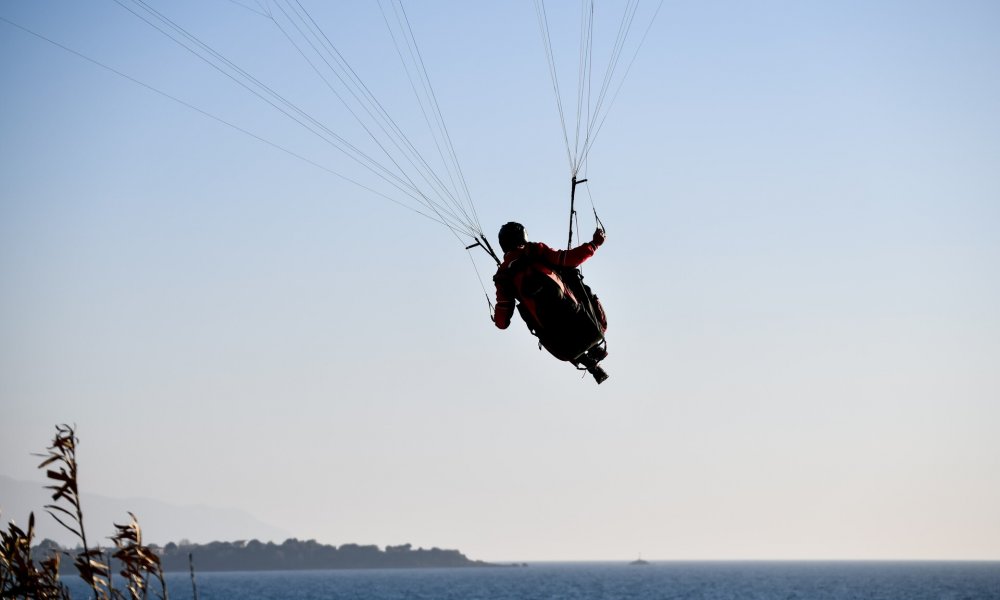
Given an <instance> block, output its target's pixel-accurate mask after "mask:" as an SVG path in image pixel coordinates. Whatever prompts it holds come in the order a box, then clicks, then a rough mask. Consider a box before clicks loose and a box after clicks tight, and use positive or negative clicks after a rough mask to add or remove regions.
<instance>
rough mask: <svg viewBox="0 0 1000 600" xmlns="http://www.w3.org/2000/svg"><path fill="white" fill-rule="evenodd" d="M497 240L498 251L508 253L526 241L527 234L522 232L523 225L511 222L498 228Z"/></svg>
mask: <svg viewBox="0 0 1000 600" xmlns="http://www.w3.org/2000/svg"><path fill="white" fill-rule="evenodd" d="M497 238H498V239H499V240H500V249H501V250H503V251H504V252H510V251H511V250H513V249H514V248H517V247H518V246H521V245H523V244H525V243H527V241H528V238H527V234H526V233H525V232H524V225H521V224H520V223H515V222H513V221H511V222H510V223H506V224H505V225H504V226H503V227H501V228H500V233H499V234H497Z"/></svg>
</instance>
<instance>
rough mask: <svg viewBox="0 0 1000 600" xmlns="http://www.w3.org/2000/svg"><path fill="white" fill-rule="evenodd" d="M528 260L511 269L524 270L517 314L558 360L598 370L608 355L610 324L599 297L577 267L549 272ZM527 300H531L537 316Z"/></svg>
mask: <svg viewBox="0 0 1000 600" xmlns="http://www.w3.org/2000/svg"><path fill="white" fill-rule="evenodd" d="M525 258H526V259H527V260H524V264H515V265H512V266H513V267H514V269H515V270H516V271H522V270H523V276H522V278H521V285H520V290H519V292H520V297H521V298H520V300H521V301H519V302H518V303H517V311H518V313H519V314H520V315H521V318H522V319H523V320H524V322H525V323H526V324H527V326H528V329H529V330H530V331H531V333H532V334H534V335H535V336H536V337H537V338H538V342H539V345H540V346H541V347H543V348H545V349H546V350H548V351H549V353H550V354H552V356H555V357H556V358H558V359H559V360H563V361H567V362H570V363H572V364H573V365H574V366H576V367H577V368H580V369H590V368H593V367H595V366H596V365H597V363H598V362H600V360H601V358H603V356H604V355H606V354H607V352H606V351H603V347H604V345H605V344H606V342H605V340H604V330H605V329H606V328H607V321H606V319H605V316H604V310H603V308H602V307H601V305H600V302H599V301H598V299H597V297H596V296H594V294H593V291H592V290H591V289H590V286H588V285H586V284H585V283H583V273H581V272H580V269H578V268H574V267H566V268H561V269H552V270H551V273H546V272H544V271H543V270H541V269H539V268H537V262H536V260H537V259H532V258H531V257H525ZM517 262H521V261H517ZM554 278H558V279H559V281H561V282H562V285H559V281H556V280H555V279H554ZM525 300H530V301H531V304H532V305H533V306H534V309H535V314H532V312H531V310H529V309H528V307H527V306H526V303H525ZM596 357H600V358H596Z"/></svg>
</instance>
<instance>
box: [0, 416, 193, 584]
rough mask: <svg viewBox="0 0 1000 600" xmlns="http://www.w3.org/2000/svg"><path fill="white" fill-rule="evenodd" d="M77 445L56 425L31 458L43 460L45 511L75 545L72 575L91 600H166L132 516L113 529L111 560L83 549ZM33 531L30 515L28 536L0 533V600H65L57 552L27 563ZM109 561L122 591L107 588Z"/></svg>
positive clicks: (13, 529) (155, 563) (10, 529)
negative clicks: (117, 567) (47, 499)
mask: <svg viewBox="0 0 1000 600" xmlns="http://www.w3.org/2000/svg"><path fill="white" fill-rule="evenodd" d="M78 445H79V439H78V438H77V437H76V431H75V428H74V427H72V426H70V425H57V426H56V434H55V437H54V438H53V440H52V445H51V446H49V447H48V449H47V452H46V453H44V454H36V455H35V456H39V457H41V458H43V459H44V460H43V461H42V463H41V464H39V465H38V468H39V469H45V470H46V471H45V476H46V477H47V478H48V480H49V482H50V485H47V486H45V487H46V489H48V490H51V491H52V503H51V504H47V505H46V506H45V511H46V512H47V513H49V515H51V516H52V518H53V519H55V520H56V522H57V523H59V524H60V525H61V526H63V527H64V528H66V529H67V530H68V531H70V532H71V533H72V534H73V535H74V536H75V537H76V538H77V539H78V540H79V543H80V547H79V549H78V550H76V551H74V552H75V554H73V565H74V566H75V567H76V570H77V573H78V574H79V575H80V578H81V579H83V580H84V582H86V584H87V586H88V587H89V588H90V590H91V592H92V593H93V597H94V600H126V599H128V600H149V599H150V598H156V597H159V598H160V600H169V596H168V594H167V585H166V581H165V580H164V577H163V568H162V565H161V563H160V557H159V556H158V555H157V554H156V553H155V552H154V551H153V550H152V549H151V548H150V547H149V546H146V545H145V544H143V540H142V529H141V528H140V527H139V521H138V519H136V517H135V515H134V514H132V513H129V517H130V519H129V522H128V523H126V524H124V525H120V524H117V523H115V524H114V525H115V530H116V532H115V535H113V536H111V541H112V543H113V544H114V548H115V551H114V553H113V554H110V555H105V551H104V550H102V549H101V547H100V546H99V545H98V546H91V545H90V543H88V540H87V532H86V529H85V528H84V521H83V507H82V506H81V502H80V489H79V484H78V465H77V460H76V449H77V446H78ZM34 530H35V514H34V513H31V514H30V516H29V517H28V528H27V530H22V529H21V528H19V527H18V526H17V525H15V524H14V523H13V522H11V523H10V524H8V526H7V530H6V531H0V598H2V599H3V600H7V599H11V600H16V599H22V598H23V599H25V600H34V599H38V600H70V594H69V591H68V590H67V589H66V587H65V586H64V585H63V584H62V583H61V582H60V580H59V565H60V560H61V555H60V552H55V551H54V552H51V553H50V554H49V555H48V556H45V557H42V558H41V559H38V560H36V559H34V558H33V557H32V552H31V545H32V541H33V539H34ZM63 553H64V554H67V555H69V554H70V553H69V552H63ZM111 558H114V559H115V560H117V561H118V563H119V564H120V565H121V571H120V575H121V577H122V578H123V579H124V581H125V589H124V590H118V589H115V588H114V586H113V585H112V583H113V579H112V573H111V566H110V564H111ZM192 581H193V573H192ZM151 584H152V585H151ZM157 584H158V585H157Z"/></svg>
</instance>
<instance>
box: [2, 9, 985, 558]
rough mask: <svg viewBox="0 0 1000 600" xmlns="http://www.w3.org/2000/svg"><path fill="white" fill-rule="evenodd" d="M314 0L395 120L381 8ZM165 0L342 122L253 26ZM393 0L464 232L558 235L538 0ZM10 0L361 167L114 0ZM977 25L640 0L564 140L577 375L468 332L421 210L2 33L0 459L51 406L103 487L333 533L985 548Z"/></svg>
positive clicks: (972, 551) (553, 541)
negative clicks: (578, 326) (601, 338)
mask: <svg viewBox="0 0 1000 600" xmlns="http://www.w3.org/2000/svg"><path fill="white" fill-rule="evenodd" d="M245 4H247V5H251V6H253V4H252V2H251V1H250V0H246V1H245ZM320 4H324V3H315V2H308V3H306V6H307V7H309V9H310V10H311V11H312V12H313V15H314V16H315V17H316V18H317V20H318V21H319V22H320V23H321V24H322V25H323V27H324V29H325V30H326V32H327V33H328V34H329V35H330V37H331V39H333V40H334V41H335V43H336V44H337V45H338V48H339V49H340V50H341V51H342V52H344V54H345V55H346V56H347V57H348V59H349V60H351V62H352V64H354V65H355V66H356V67H357V69H358V71H359V72H360V73H361V75H362V76H363V77H364V78H365V79H366V81H369V82H370V85H371V86H372V89H373V91H375V93H377V94H378V95H379V96H380V97H381V98H384V99H386V101H387V103H388V104H390V105H391V106H393V107H398V109H399V110H400V111H401V114H402V115H403V117H402V118H401V121H402V125H403V126H404V127H407V128H412V129H414V130H419V129H420V127H422V121H420V120H419V119H417V118H411V117H414V113H413V112H412V111H413V105H412V103H409V101H410V99H411V96H410V89H409V86H408V84H407V83H406V81H405V77H404V75H403V74H402V71H401V70H400V68H399V67H398V62H397V59H396V57H395V53H394V50H393V49H392V45H391V42H389V40H388V37H387V34H386V32H385V28H384V25H383V24H382V22H381V16H380V15H379V12H378V8H377V6H376V5H375V4H374V3H364V2H357V3H349V4H350V6H348V7H342V6H319V5H320ZM336 4H338V5H339V4H341V3H336ZM652 5H653V3H647V4H643V5H642V6H643V7H644V10H649V8H650V7H651V6H652ZM576 6H577V4H576V3H569V2H565V3H563V2H551V3H550V4H549V9H550V17H551V18H552V19H553V21H554V22H557V23H562V24H564V25H566V24H570V25H571V24H572V22H573V21H572V19H575V18H576V11H577V9H576ZM602 6H603V3H598V10H599V11H601V10H602ZM616 6H617V5H616ZM162 10H164V11H165V12H168V13H169V14H170V15H171V16H172V17H174V18H175V19H176V20H177V21H179V22H181V23H183V24H185V26H187V27H189V28H190V29H191V30H192V31H195V32H197V34H198V35H199V36H200V37H201V38H203V39H205V40H208V41H211V42H212V43H213V45H216V46H218V47H219V48H222V49H225V51H226V52H227V54H230V55H231V56H233V57H234V58H235V59H236V60H237V62H239V63H240V64H241V65H242V66H245V67H246V68H247V69H248V70H251V71H253V72H255V73H260V74H261V76H262V77H267V79H268V81H269V83H271V84H272V86H273V87H275V88H277V89H281V90H283V91H287V92H286V93H288V94H289V95H290V96H294V97H295V98H297V99H300V100H299V101H300V102H301V103H302V105H303V106H305V107H308V110H309V111H310V112H312V113H315V114H317V115H322V116H323V118H325V119H329V120H330V122H333V123H337V124H338V127H339V125H340V124H341V123H343V124H344V125H343V127H344V131H345V137H346V136H347V135H356V134H357V131H354V130H353V129H352V126H351V125H350V124H349V123H348V122H347V121H345V120H344V119H343V118H342V116H337V113H336V112H335V108H336V107H335V104H336V101H335V100H333V99H332V98H331V97H330V96H329V95H328V94H326V95H324V90H322V89H321V88H320V86H317V85H316V81H315V76H314V75H313V73H312V72H310V71H309V70H308V69H307V68H305V67H303V66H302V65H301V64H300V63H299V62H297V60H298V58H297V57H296V56H295V55H294V54H293V52H291V51H290V49H289V47H288V45H287V41H286V40H284V38H282V37H281V36H280V34H279V33H277V32H276V31H275V30H274V28H273V27H272V26H270V25H269V24H268V22H267V21H266V20H265V19H262V18H261V17H259V16H257V15H254V14H253V13H251V12H249V11H247V10H245V9H243V8H241V7H240V6H238V5H237V4H235V3H233V2H228V1H224V0H211V1H206V0H202V1H199V2H178V3H169V4H168V3H163V7H162ZM610 10H612V11H613V10H615V9H610ZM408 11H409V16H410V19H411V21H412V24H413V27H414V32H415V34H416V37H417V39H418V41H419V42H420V44H421V50H422V52H423V56H424V59H425V61H426V65H427V68H428V70H429V72H430V75H431V77H432V78H433V81H434V84H435V89H436V91H437V95H438V99H439V100H440V102H441V108H442V111H443V113H444V115H445V117H446V119H447V120H448V126H449V129H450V131H451V134H452V137H453V139H454V143H455V147H456V150H457V152H458V154H459V156H460V157H461V160H462V163H463V166H464V167H465V172H466V178H467V180H468V182H469V185H470V187H471V191H472V195H473V197H474V199H475V202H476V206H477V209H478V210H479V215H480V219H481V221H482V224H483V227H484V229H485V230H486V231H487V232H488V233H489V234H490V235H493V233H494V232H495V230H496V229H497V228H498V227H499V225H501V224H502V223H504V222H506V221H508V220H511V219H515V220H519V221H521V222H523V223H525V224H526V225H527V226H528V230H529V233H530V234H531V235H532V237H533V238H534V239H538V240H543V241H548V242H549V243H551V244H553V245H561V244H563V243H564V242H565V227H566V211H567V204H568V198H567V191H568V178H569V173H568V170H567V165H566V156H565V148H564V147H563V142H562V133H561V130H560V128H559V121H558V116H557V114H556V111H555V104H554V102H553V97H552V89H551V84H550V82H549V78H548V72H547V68H546V62H545V59H544V55H543V52H542V45H541V42H540V38H539V34H538V28H537V24H536V20H535V13H534V8H533V4H532V3H531V2H528V1H524V2H495V3H466V2H444V1H441V2H431V3H412V4H410V5H408ZM605 14H606V13H604V12H599V13H598V18H597V35H599V36H603V37H600V38H599V39H607V36H609V35H611V34H612V32H613V30H614V28H615V26H616V21H615V19H616V17H606V16H605ZM0 16H3V17H4V18H7V19H10V20H12V21H15V22H17V23H18V24H20V25H22V26H24V27H28V28H30V29H32V30H34V31H37V32H39V33H41V34H44V35H46V36H48V37H50V38H52V39H54V40H57V41H59V42H60V43H63V44H65V45H67V46H71V47H72V48H74V49H75V50H77V51H79V52H82V53H84V54H86V55H88V56H90V57H92V58H94V59H97V60H99V61H101V62H103V63H106V64H108V65H110V66H112V67H114V68H116V69H119V70H121V71H123V72H126V73H128V74H129V75H131V76H134V77H136V78H139V79H141V80H143V81H145V82H146V83H148V84H150V85H153V86H155V87H157V88H159V89H162V90H164V91H166V92H168V93H171V94H173V95H175V96H178V97H180V98H183V99H184V100H185V101H188V102H191V103H193V104H195V105H197V106H199V107H200V108H202V109H204V110H208V111H210V112H213V113H215V114H218V115H219V116H222V117H224V118H226V119H228V120H231V121H233V122H236V123H239V124H240V125H241V126H243V127H246V128H247V129H251V130H253V131H255V132H256V133H258V134H259V135H262V136H264V137H267V138H268V139H270V140H272V141H275V142H276V143H280V144H283V145H285V146H287V147H289V148H293V149H295V151H297V152H301V153H303V154H305V155H308V156H309V157H311V158H313V159H314V160H317V161H318V162H320V163H322V164H324V165H328V166H329V167H330V168H334V169H335V170H338V171H341V172H342V173H343V174H345V175H351V176H354V175H356V174H357V173H355V172H353V171H352V169H354V168H355V166H354V165H352V164H351V163H349V162H346V161H344V160H343V159H342V157H340V156H339V155H337V153H336V152H335V151H332V150H331V149H330V147H329V146H326V145H323V144H317V143H316V142H315V141H314V140H313V139H311V138H310V137H309V136H308V135H307V134H304V133H302V132H301V131H300V130H298V129H297V127H296V126H295V125H294V124H290V123H289V122H287V121H286V120H284V119H283V117H281V115H278V114H277V113H276V112H275V111H273V110H272V109H270V107H268V106H266V105H263V104H262V103H261V102H259V101H258V100H257V99H255V98H253V97H251V96H248V95H247V94H246V93H244V92H243V91H242V90H240V89H238V88H236V87H235V86H233V85H232V83H231V82H229V81H228V80H226V79H225V78H223V77H221V76H220V75H219V74H218V73H216V72H213V71H211V70H210V69H207V68H206V67H205V66H204V65H203V64H200V63H198V61H197V59H195V58H193V57H192V56H191V55H190V54H187V53H185V52H184V51H183V50H181V49H180V48H178V47H177V46H175V45H173V44H171V43H170V42H169V41H167V40H165V39H164V38H162V36H160V35H159V34H158V33H156V32H154V31H152V30H150V29H149V28H148V27H147V26H146V25H145V24H143V23H142V22H140V21H138V20H137V19H135V18H134V17H133V16H132V15H130V14H128V13H127V12H125V11H124V10H122V9H121V8H120V7H118V6H117V5H116V4H114V3H112V2H105V3H85V4H80V3H73V2H56V1H45V2H31V3H28V2H5V3H2V4H0ZM570 29H571V27H570ZM998 32H1000V7H998V6H997V4H996V3H993V2H974V1H958V2H902V1H898V2H897V1H885V2H877V3H872V2H853V1H852V2H839V3H829V2H791V1H785V2H781V1H774V2H754V3H747V2H725V1H723V2H698V3H694V2H689V3H678V2H669V1H668V2H666V3H664V5H663V8H662V11H661V13H660V15H659V17H658V20H657V21H656V23H655V25H654V26H653V29H652V30H651V31H650V34H649V37H648V38H647V40H646V42H645V45H644V46H643V48H642V52H641V54H640V55H639V58H638V60H637V61H636V63H635V65H634V67H633V68H632V70H631V72H630V74H629V77H628V80H627V82H626V84H625V86H624V88H623V89H622V92H621V95H620V96H619V97H618V99H617V101H616V103H615V105H614V107H613V110H612V111H611V113H610V117H609V118H608V121H607V123H606V125H605V127H604V129H603V130H602V132H601V134H600V139H599V140H598V142H597V144H596V146H595V149H594V151H593V153H592V154H591V158H590V163H589V169H588V171H587V175H588V176H589V177H590V179H591V182H592V183H591V186H592V187H591V191H592V193H593V196H594V200H595V202H596V204H597V207H598V209H599V211H600V213H601V218H602V220H603V221H604V223H605V224H606V226H607V228H608V232H609V241H608V243H607V244H606V246H604V247H603V248H602V249H601V250H600V252H599V253H598V254H597V256H596V257H595V258H594V259H593V260H592V261H591V262H590V263H588V265H587V266H586V276H587V280H588V282H590V283H591V284H592V285H593V287H594V288H595V290H596V291H597V292H598V294H599V295H600V296H601V298H602V299H603V301H604V303H605V306H606V307H607V309H608V311H609V317H610V330H609V344H610V350H611V356H610V357H609V359H608V360H607V361H606V365H607V369H608V371H609V372H610V373H611V379H610V380H609V381H608V382H607V383H605V384H604V385H602V386H600V387H598V386H596V385H594V384H593V382H592V381H590V380H589V379H581V378H580V377H578V376H577V374H576V373H575V372H574V371H572V369H571V368H570V367H568V366H566V365H565V364H561V363H559V362H557V361H556V360H555V359H553V358H551V357H550V356H548V355H546V354H544V353H542V352H539V351H538V350H537V347H536V344H535V342H534V339H533V338H531V336H530V334H528V332H527V331H526V330H524V328H523V327H521V326H520V325H519V324H515V326H514V327H513V328H512V329H511V330H508V331H504V332H500V331H496V330H495V329H494V328H493V326H492V325H491V323H490V322H489V320H488V314H487V306H486V302H485V300H484V298H483V292H482V289H481V288H480V285H479V283H478V281H477V279H476V274H475V272H474V271H473V269H472V267H471V266H470V261H469V258H468V255H467V254H466V252H465V251H464V249H463V248H462V245H461V244H460V243H459V242H458V241H457V240H456V239H455V238H454V237H453V236H452V235H451V234H450V233H449V232H448V230H447V229H445V228H442V227H440V226H439V225H437V224H435V223H432V222H430V221H428V220H425V219H423V218H421V217H419V216H416V215H413V214H411V213H409V212H407V211H406V210H403V209H401V208H399V207H397V206H396V205H394V204H391V203H389V202H386V201H384V200H382V199H380V198H378V197H376V196H373V195H371V194H370V193H368V192H365V191H364V190H360V189H358V188H356V187H353V186H351V185H349V184H346V183H344V182H342V181H340V180H338V179H337V178H336V177H334V176H332V175H329V174H328V173H326V172H324V171H322V170H320V169H317V168H316V167H314V166H311V165H309V164H306V163H303V162H302V161H299V160H297V159H295V158H293V157H290V156H288V155H287V154H284V153H282V152H280V151H277V150H275V149H273V148H272V147H269V146H267V145H265V144H262V143H260V142H258V141H256V140H254V139H252V138H250V137H248V136H246V135H244V134H241V133H239V132H237V131H234V130H232V129H230V128H227V127H225V126H223V125H220V124H218V123H217V122H215V121H212V120H209V119H207V118H205V117H204V116H202V115H200V114H198V113H196V112H194V111H192V110H190V109H188V108H185V107H183V106H181V105H179V104H177V103H174V102H172V101H170V100H167V99H164V98H162V97H160V96H158V95H156V94H154V93H151V92H149V91H148V90H146V89H144V88H142V87H140V86H138V85H136V84H134V83H132V82H129V81H126V80H124V79H122V78H119V77H117V76H115V75H113V74H110V73H108V72H107V71H104V70H101V69H100V68H98V67H95V66H93V65H92V64H90V63H87V62H86V61H83V60H81V59H79V58H77V57H76V56H73V55H71V54H69V53H67V52H65V51H63V50H60V49H58V48H55V47H53V46H51V45H49V44H46V43H45V42H42V41H40V40H38V39H37V38H34V37H32V36H30V35H27V34H25V33H24V32H22V31H20V30H17V29H15V28H13V27H11V26H9V25H7V24H6V23H0V90H3V92H2V93H0V403H2V404H0V473H4V474H7V475H10V476H12V477H15V478H18V479H26V480H28V479H37V478H38V477H39V475H38V474H37V473H35V472H34V468H33V467H34V462H35V461H34V459H33V458H31V457H30V456H28V453H29V452H32V451H38V450H41V449H42V448H43V447H44V445H45V443H46V441H47V440H48V439H49V438H50V437H51V433H52V428H53V425H54V424H55V423H59V422H70V423H76V424H77V426H78V430H79V433H80V436H81V437H82V439H83V444H82V446H81V448H80V452H81V457H82V460H83V463H84V465H83V469H84V482H83V483H84V485H85V487H86V488H88V489H89V490H90V491H92V492H95V493H101V494H105V495H110V496H122V497H134V496H140V497H150V498H158V499H161V500H164V501H168V502H173V503H178V504H208V505H214V506H232V507H239V508H242V509H245V510H247V511H249V512H251V513H252V514H254V515H256V516H258V517H259V518H261V519H263V520H265V521H267V522H269V523H273V524H275V525H276V526H279V527H281V528H284V529H286V530H289V531H292V532H294V533H295V534H296V535H297V536H299V537H301V538H317V539H319V540H320V541H323V542H327V543H334V544H340V543H346V542H358V543H376V544H380V545H384V544H396V543H402V542H412V543H413V544H415V545H421V546H441V547H449V548H459V549H461V550H462V551H464V552H466V553H467V554H469V555H470V556H473V557H476V558H482V559H488V560H489V559H493V560H503V559H510V560H515V559H521V560H537V559H617V558H632V557H634V556H635V555H636V554H637V553H640V552H641V553H642V555H643V556H644V557H646V558H652V559H671V558H674V559H677V558H686V559H700V558H801V559H809V558H944V559H968V558H980V559H994V560H996V559H1000V511H998V510H997V506H1000V436H998V435H997V431H1000V308H998V307H1000V279H998V277H997V273H1000V176H998V165H1000V76H998V75H1000V35H998ZM555 33H556V37H555V39H554V44H555V47H556V50H557V53H558V54H557V59H560V60H561V61H562V62H561V64H562V65H564V68H569V69H570V70H571V69H572V64H571V63H572V61H573V60H574V58H575V52H576V49H575V46H574V42H573V40H572V39H569V38H566V37H563V36H561V35H559V31H558V28H557V31H556V32H555ZM567 61H569V62H567ZM408 111H409V112H408ZM581 221H582V225H583V227H584V228H585V229H589V228H590V227H592V223H591V221H590V219H589V217H587V216H586V213H584V214H583V216H582V219H581ZM480 258H482V257H480ZM478 265H479V267H480V269H481V270H482V271H483V279H484V281H485V282H486V283H487V284H489V275H490V266H489V261H488V260H487V261H483V260H479V262H478ZM0 502H2V496H0ZM8 516H11V515H4V517H8ZM140 518H141V515H140ZM162 541H166V540H162Z"/></svg>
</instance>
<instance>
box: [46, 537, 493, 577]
mask: <svg viewBox="0 0 1000 600" xmlns="http://www.w3.org/2000/svg"><path fill="white" fill-rule="evenodd" d="M150 548H151V549H152V550H153V551H154V552H155V553H156V554H157V555H158V556H159V557H160V560H161V562H162V564H163V570H164V571H167V572H171V571H187V570H188V569H189V563H188V560H189V559H188V557H189V556H191V558H192V559H193V561H194V568H195V571H199V572H213V571H306V570H319V569H414V568H455V567H498V566H502V565H498V564H494V563H487V562H484V561H481V560H471V559H469V558H468V557H466V556H465V555H464V554H462V553H461V552H459V551H458V550H443V549H441V548H430V549H425V548H413V546H412V545H411V544H403V545H400V546H386V547H385V549H384V550H383V549H381V548H379V547H378V546H374V545H365V546H362V545H358V544H344V545H341V546H339V547H338V546H331V545H326V544H320V543H319V542H317V541H315V540H307V541H301V540H297V539H294V538H292V539H288V540H285V541H284V542H283V543H281V544H275V543H274V542H260V541H257V540H250V541H243V540H241V541H236V542H211V543H208V544H183V545H179V544H175V543H172V542H171V543H169V544H167V545H166V546H162V547H161V546H151V547H150ZM53 550H67V549H66V548H61V547H59V546H58V545H57V544H56V543H55V542H53V541H51V540H45V541H43V542H42V543H41V544H39V545H38V546H36V547H35V548H34V553H35V554H36V556H42V555H47V554H50V553H51V552H52V551H53ZM114 568H115V567H114V565H112V569H114ZM72 569H73V566H72V564H70V561H64V563H63V570H64V571H66V572H69V571H71V570H72Z"/></svg>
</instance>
